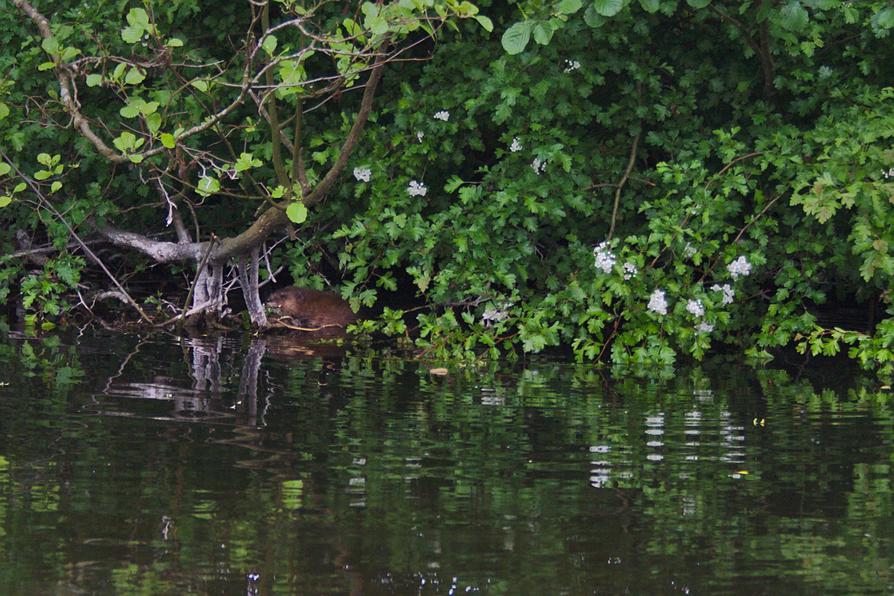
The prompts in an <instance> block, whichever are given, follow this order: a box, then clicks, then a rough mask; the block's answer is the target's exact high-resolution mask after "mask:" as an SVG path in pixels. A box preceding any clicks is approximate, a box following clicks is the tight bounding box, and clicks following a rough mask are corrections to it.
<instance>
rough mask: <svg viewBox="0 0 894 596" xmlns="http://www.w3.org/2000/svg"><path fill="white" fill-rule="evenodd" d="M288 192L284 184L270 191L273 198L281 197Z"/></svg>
mask: <svg viewBox="0 0 894 596" xmlns="http://www.w3.org/2000/svg"><path fill="white" fill-rule="evenodd" d="M285 194H286V189H285V188H283V187H282V186H277V187H276V188H274V189H273V190H272V191H271V192H270V197H271V198H273V199H281V198H283V196H285Z"/></svg>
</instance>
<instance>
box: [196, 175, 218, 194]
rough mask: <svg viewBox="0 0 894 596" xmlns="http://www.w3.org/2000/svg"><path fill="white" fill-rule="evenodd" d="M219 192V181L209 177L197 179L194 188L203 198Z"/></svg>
mask: <svg viewBox="0 0 894 596" xmlns="http://www.w3.org/2000/svg"><path fill="white" fill-rule="evenodd" d="M219 190H220V181H219V180H218V179H217V178H212V177H211V176H202V178H200V179H199V184H198V186H196V192H197V193H199V195H201V196H203V197H207V196H210V195H213V194H214V193H216V192H217V191H219Z"/></svg>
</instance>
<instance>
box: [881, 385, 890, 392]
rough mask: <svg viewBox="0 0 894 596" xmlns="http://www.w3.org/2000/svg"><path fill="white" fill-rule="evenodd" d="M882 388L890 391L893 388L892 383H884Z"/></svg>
mask: <svg viewBox="0 0 894 596" xmlns="http://www.w3.org/2000/svg"><path fill="white" fill-rule="evenodd" d="M882 389H884V390H886V391H890V390H891V386H890V385H882Z"/></svg>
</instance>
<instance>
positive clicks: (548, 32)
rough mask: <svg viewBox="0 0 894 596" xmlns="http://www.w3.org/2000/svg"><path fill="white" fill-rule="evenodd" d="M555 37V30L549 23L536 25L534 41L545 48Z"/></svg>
mask: <svg viewBox="0 0 894 596" xmlns="http://www.w3.org/2000/svg"><path fill="white" fill-rule="evenodd" d="M552 37H553V29H552V27H550V26H549V24H548V23H537V24H536V25H534V41H536V42H537V43H538V44H540V45H542V46H545V45H548V44H549V40H550V39H552Z"/></svg>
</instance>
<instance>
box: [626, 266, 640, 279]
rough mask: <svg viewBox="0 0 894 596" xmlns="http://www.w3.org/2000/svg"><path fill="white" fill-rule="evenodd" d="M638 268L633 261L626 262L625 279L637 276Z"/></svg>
mask: <svg viewBox="0 0 894 596" xmlns="http://www.w3.org/2000/svg"><path fill="white" fill-rule="evenodd" d="M636 274H637V269H636V265H634V264H633V263H624V281H628V280H630V279H632V278H634V277H636Z"/></svg>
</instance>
